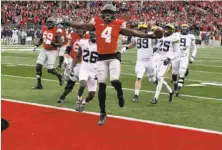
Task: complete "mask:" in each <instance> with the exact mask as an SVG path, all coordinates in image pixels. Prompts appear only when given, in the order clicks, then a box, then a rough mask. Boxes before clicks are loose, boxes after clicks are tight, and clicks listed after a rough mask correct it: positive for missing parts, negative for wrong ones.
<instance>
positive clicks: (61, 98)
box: [57, 95, 65, 104]
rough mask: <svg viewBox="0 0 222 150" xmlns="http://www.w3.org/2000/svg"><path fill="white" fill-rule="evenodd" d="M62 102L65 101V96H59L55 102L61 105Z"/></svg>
mask: <svg viewBox="0 0 222 150" xmlns="http://www.w3.org/2000/svg"><path fill="white" fill-rule="evenodd" d="M64 101H65V96H63V95H61V96H60V97H59V99H58V100H57V103H59V104H61V103H64Z"/></svg>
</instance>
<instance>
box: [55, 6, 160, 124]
mask: <svg viewBox="0 0 222 150" xmlns="http://www.w3.org/2000/svg"><path fill="white" fill-rule="evenodd" d="M115 13H116V7H115V6H113V5H112V4H106V5H105V6H104V7H103V8H102V12H101V17H95V18H94V21H93V22H91V23H82V22H79V21H72V22H70V21H68V20H67V19H63V20H60V21H58V23H62V24H65V25H67V26H71V27H75V28H82V29H85V30H88V31H96V44H97V52H98V61H97V75H98V82H99V92H98V97H99V106H100V120H99V123H98V124H99V125H103V124H104V123H105V120H106V118H107V114H106V109H105V101H106V80H107V78H108V75H110V81H111V84H112V86H113V87H114V88H115V90H116V92H117V97H118V102H119V106H120V107H123V106H124V104H125V101H124V98H123V90H122V83H121V82H120V80H119V77H120V60H121V58H120V57H121V54H120V53H119V52H117V50H118V37H119V35H120V34H122V35H125V36H138V37H143V38H156V37H157V36H160V35H156V36H155V35H154V34H152V35H148V34H146V33H143V32H140V31H137V30H132V29H127V28H126V23H125V22H124V21H123V20H117V19H115Z"/></svg>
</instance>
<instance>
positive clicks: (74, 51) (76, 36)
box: [70, 33, 89, 59]
mask: <svg viewBox="0 0 222 150" xmlns="http://www.w3.org/2000/svg"><path fill="white" fill-rule="evenodd" d="M71 38H72V42H71V43H72V46H73V47H72V51H71V54H70V56H71V57H72V59H74V58H75V57H76V54H77V52H78V45H75V42H76V41H77V40H80V39H81V37H80V36H79V34H77V33H71ZM83 38H84V39H89V35H88V34H85V35H84V36H83Z"/></svg>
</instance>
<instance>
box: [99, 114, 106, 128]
mask: <svg viewBox="0 0 222 150" xmlns="http://www.w3.org/2000/svg"><path fill="white" fill-rule="evenodd" d="M106 118H107V114H106V113H100V119H99V123H98V124H99V126H101V125H103V124H104V123H105V121H106Z"/></svg>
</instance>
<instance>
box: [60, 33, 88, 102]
mask: <svg viewBox="0 0 222 150" xmlns="http://www.w3.org/2000/svg"><path fill="white" fill-rule="evenodd" d="M82 38H88V36H87V35H86V34H85V31H84V30H81V29H78V30H77V32H76V33H71V34H70V35H69V37H68V43H67V47H66V51H65V54H64V59H65V60H64V65H65V71H64V78H65V80H66V81H67V84H66V87H65V88H64V92H63V93H62V95H61V96H60V97H59V99H58V100H57V103H63V102H64V101H65V98H66V96H67V95H68V94H69V93H70V92H71V91H72V89H73V88H74V86H75V83H76V81H78V79H79V69H80V66H81V60H80V61H79V62H78V64H76V65H75V67H72V64H71V63H72V60H73V59H74V58H75V57H76V54H77V52H78V48H79V47H78V46H77V45H76V44H75V43H76V41H78V40H80V39H82ZM78 99H80V98H78Z"/></svg>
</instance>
